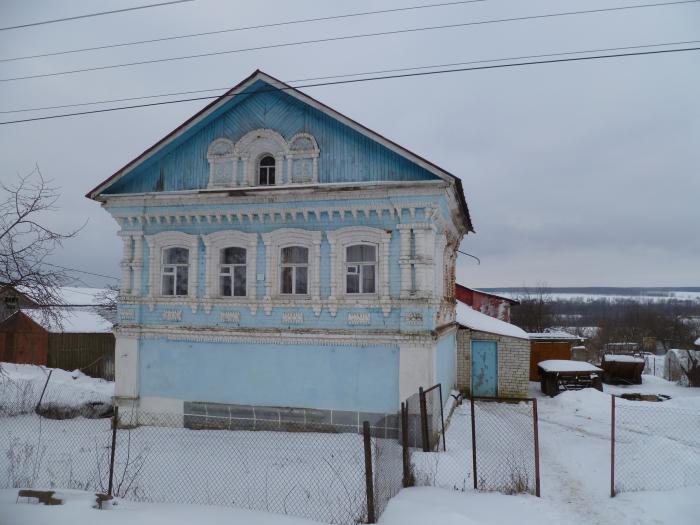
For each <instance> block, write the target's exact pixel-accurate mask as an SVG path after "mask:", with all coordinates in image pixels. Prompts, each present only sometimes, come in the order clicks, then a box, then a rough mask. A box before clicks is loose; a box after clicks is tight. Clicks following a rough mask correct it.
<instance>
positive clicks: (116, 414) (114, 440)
mask: <svg viewBox="0 0 700 525" xmlns="http://www.w3.org/2000/svg"><path fill="white" fill-rule="evenodd" d="M117 426H119V407H118V406H115V407H114V415H113V416H112V447H111V451H110V457H109V488H108V489H107V494H109V495H110V496H112V488H113V480H114V453H115V452H116V450H117Z"/></svg>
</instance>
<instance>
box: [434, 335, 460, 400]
mask: <svg viewBox="0 0 700 525" xmlns="http://www.w3.org/2000/svg"><path fill="white" fill-rule="evenodd" d="M455 335H456V334H455V333H452V334H450V335H447V336H445V337H443V338H441V339H440V340H439V341H438V343H437V349H436V352H435V361H436V363H435V370H436V375H437V382H438V383H441V384H442V395H443V398H444V399H443V401H444V400H446V398H447V396H448V395H449V393H450V390H452V389H453V388H454V385H455V382H456V373H457V369H456V366H457V362H456V359H457V357H456V356H457V340H456V338H455Z"/></svg>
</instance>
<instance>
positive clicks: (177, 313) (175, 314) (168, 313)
mask: <svg viewBox="0 0 700 525" xmlns="http://www.w3.org/2000/svg"><path fill="white" fill-rule="evenodd" d="M163 321H182V310H164V311H163Z"/></svg>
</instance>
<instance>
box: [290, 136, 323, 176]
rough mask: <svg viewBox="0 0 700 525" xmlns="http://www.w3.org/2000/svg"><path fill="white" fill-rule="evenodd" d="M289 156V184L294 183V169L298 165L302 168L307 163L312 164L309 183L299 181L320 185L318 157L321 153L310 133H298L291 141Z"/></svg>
mask: <svg viewBox="0 0 700 525" xmlns="http://www.w3.org/2000/svg"><path fill="white" fill-rule="evenodd" d="M289 150H290V151H289V154H288V155H287V183H288V184H293V183H294V169H295V167H296V165H297V164H298V165H299V167H300V168H301V167H302V165H303V164H302V163H305V161H310V162H311V173H310V174H309V175H310V177H309V178H310V180H309V181H297V182H301V183H305V182H308V183H311V184H315V183H318V157H319V154H320V151H319V149H318V144H317V143H316V139H315V138H314V137H313V135H310V134H309V133H297V134H296V135H294V136H293V137H292V138H291V140H290V141H289Z"/></svg>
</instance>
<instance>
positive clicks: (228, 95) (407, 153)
mask: <svg viewBox="0 0 700 525" xmlns="http://www.w3.org/2000/svg"><path fill="white" fill-rule="evenodd" d="M261 75H264V76H267V77H269V78H270V79H271V80H273V81H274V82H276V83H278V84H279V85H280V86H282V87H281V88H280V89H285V90H288V91H292V92H294V93H298V94H300V95H302V96H303V97H305V98H307V99H309V100H311V101H313V102H314V103H315V104H318V105H319V106H322V107H323V108H324V109H325V110H326V111H329V112H331V113H334V114H335V115H336V116H339V117H341V118H343V119H346V120H348V121H350V122H351V123H352V124H353V125H355V126H358V127H359V128H361V129H363V130H364V131H365V132H366V133H368V134H370V135H373V136H374V137H375V138H378V139H380V140H383V141H386V142H388V143H389V144H391V145H392V146H394V147H395V148H397V149H398V150H400V151H401V152H402V153H403V155H404V156H406V157H409V160H411V157H412V158H413V160H414V162H415V160H419V161H420V162H423V163H425V164H428V165H429V166H430V167H432V168H433V169H434V170H437V171H439V172H441V173H442V174H444V175H445V176H447V177H449V178H450V179H452V180H453V182H454V183H455V187H456V193H457V199H458V201H459V204H460V207H461V209H462V213H463V214H464V217H465V220H466V226H467V231H468V232H474V227H473V225H472V221H471V216H470V214H469V207H468V206H467V201H466V198H465V196H464V188H463V187H462V180H461V179H460V178H459V177H457V176H455V175H453V174H451V173H449V172H448V171H446V170H444V169H442V168H441V167H439V166H438V165H437V164H434V163H432V162H430V161H429V160H427V159H424V158H423V157H421V156H420V155H417V154H416V153H413V152H412V151H410V150H408V149H406V148H404V147H403V146H401V145H399V144H397V143H396V142H394V141H392V140H390V139H388V138H386V137H384V136H383V135H381V134H379V133H377V132H376V131H373V130H371V129H369V128H368V127H367V126H363V125H362V124H360V123H359V122H357V121H355V120H353V119H351V118H350V117H348V116H346V115H343V114H342V113H340V112H339V111H336V110H335V109H333V108H331V107H329V106H327V105H326V104H324V103H323V102H319V101H318V100H316V99H315V98H313V97H311V96H309V95H307V94H306V93H303V92H302V91H300V90H298V89H296V88H293V87H292V86H290V85H288V84H286V83H284V82H282V81H281V80H278V79H276V78H275V77H273V76H271V75H268V74H267V73H265V72H264V71H261V70H260V69H256V70H255V71H254V72H253V73H252V74H251V75H249V76H248V77H246V78H245V79H243V80H242V81H240V82H239V83H238V84H236V85H235V86H234V87H232V88H231V89H229V90H228V91H227V92H226V93H224V94H223V95H221V96H220V97H219V98H217V99H215V100H214V101H213V102H211V103H209V104H207V105H206V106H204V107H203V108H202V109H201V110H199V111H198V112H197V113H195V114H194V115H192V116H191V117H190V118H188V119H187V120H186V121H185V122H183V123H182V124H180V125H179V126H178V127H177V128H175V129H174V130H173V131H171V132H170V133H168V134H167V135H166V136H165V137H163V138H162V139H160V140H159V141H158V142H156V143H155V144H153V145H152V146H151V147H149V148H148V149H146V150H145V151H144V152H143V153H141V154H140V155H139V156H138V157H136V158H134V159H132V160H131V161H129V162H128V163H127V164H125V165H124V166H122V167H121V168H120V169H119V170H117V171H116V172H115V173H114V174H112V175H111V176H110V177H108V178H107V179H105V180H104V181H102V182H101V183H100V184H98V185H97V186H95V187H94V188H93V189H92V190H90V191H89V192H88V193H87V194H86V195H85V196H86V197H87V198H89V199H93V200H98V199H97V198H96V197H97V196H98V195H99V193H98V190H100V189H101V188H102V187H104V186H105V185H106V184H108V183H110V182H111V181H112V180H114V179H116V178H117V177H119V176H121V175H124V174H125V173H126V172H127V171H128V170H129V169H130V168H131V167H132V166H133V165H134V164H135V163H137V162H138V161H140V160H141V159H143V158H144V157H148V156H149V155H150V154H151V153H153V152H154V150H156V149H157V148H158V147H159V146H161V145H163V144H164V143H166V142H167V141H168V140H169V139H170V138H172V137H173V136H174V135H175V134H177V133H178V132H179V131H180V130H181V129H182V128H184V127H185V126H187V125H188V124H190V123H192V122H194V121H195V120H197V119H198V118H199V117H200V116H202V115H203V114H204V113H206V112H207V111H208V110H209V109H211V108H213V107H214V106H216V105H217V104H219V103H221V101H223V100H225V99H231V97H232V96H234V94H235V92H236V91H237V90H239V89H240V88H241V87H242V86H243V85H245V84H246V83H247V82H249V81H251V80H252V79H254V78H255V77H256V76H261Z"/></svg>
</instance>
